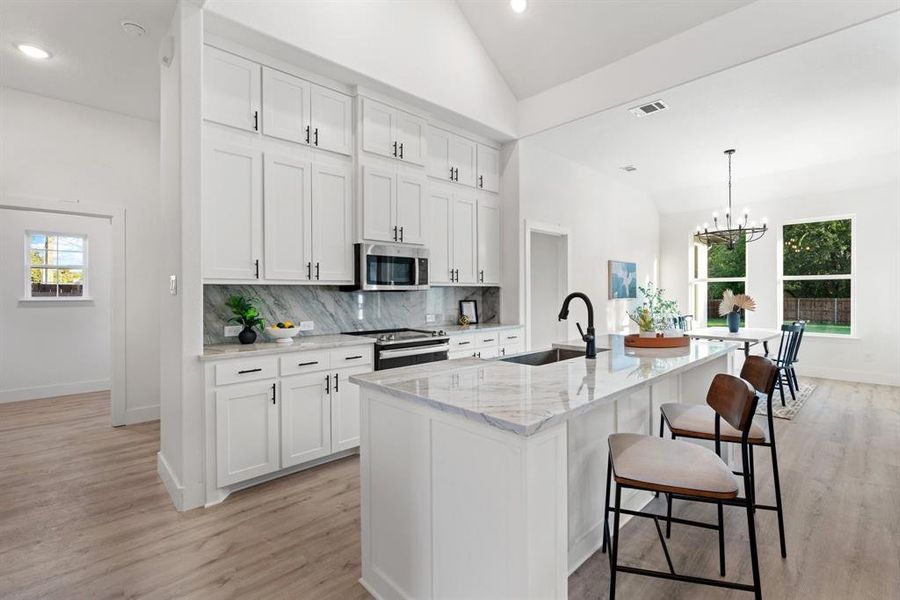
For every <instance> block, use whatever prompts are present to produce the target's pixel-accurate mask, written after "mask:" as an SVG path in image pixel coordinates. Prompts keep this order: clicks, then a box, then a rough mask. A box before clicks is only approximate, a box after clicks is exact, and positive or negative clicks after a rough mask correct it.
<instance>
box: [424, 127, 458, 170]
mask: <svg viewBox="0 0 900 600" xmlns="http://www.w3.org/2000/svg"><path fill="white" fill-rule="evenodd" d="M451 137H453V134H452V133H450V132H449V131H444V130H443V129H438V128H437V127H429V128H428V175H429V176H431V177H436V178H438V179H442V180H445V181H452V180H453V172H451V170H450V169H451V166H450V138H451Z"/></svg>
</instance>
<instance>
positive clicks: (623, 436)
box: [609, 433, 738, 500]
mask: <svg viewBox="0 0 900 600" xmlns="http://www.w3.org/2000/svg"><path fill="white" fill-rule="evenodd" d="M609 456H610V460H611V462H612V468H613V477H614V478H615V480H616V483H617V484H622V485H627V486H631V487H635V488H640V489H644V490H649V491H652V492H663V493H674V494H685V495H690V496H700V497H705V498H716V499H723V500H726V499H729V500H730V499H733V498H736V497H737V495H738V481H737V478H736V477H735V476H734V474H733V473H732V472H731V469H729V468H728V465H726V464H725V462H724V461H722V459H721V458H719V457H718V455H716V453H715V452H713V451H712V450H708V449H706V448H703V447H701V446H698V445H697V444H692V443H690V442H682V441H679V440H667V439H660V438H658V437H653V436H647V435H640V434H637V433H614V434H612V435H610V436H609Z"/></svg>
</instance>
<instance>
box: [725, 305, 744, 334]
mask: <svg viewBox="0 0 900 600" xmlns="http://www.w3.org/2000/svg"><path fill="white" fill-rule="evenodd" d="M726 320H727V321H728V331H730V332H731V333H737V332H738V329H740V328H741V313H740V311H737V310H733V311H731V312H730V313H728V316H727V317H726Z"/></svg>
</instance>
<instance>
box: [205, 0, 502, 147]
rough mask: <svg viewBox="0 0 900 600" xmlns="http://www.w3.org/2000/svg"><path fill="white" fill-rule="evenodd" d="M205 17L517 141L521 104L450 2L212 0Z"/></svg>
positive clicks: (206, 7)
mask: <svg viewBox="0 0 900 600" xmlns="http://www.w3.org/2000/svg"><path fill="white" fill-rule="evenodd" d="M203 8H204V11H205V12H208V13H214V14H216V15H218V16H221V17H224V18H226V19H229V20H231V21H234V22H236V23H239V24H241V25H243V26H244V27H249V28H250V29H254V30H257V31H259V32H261V33H264V34H267V35H269V36H271V37H273V38H275V39H277V40H280V41H283V42H285V43H288V44H290V45H292V46H295V47H297V48H301V49H303V50H305V51H307V52H309V53H311V54H313V55H315V56H317V57H320V58H323V59H326V60H329V61H331V62H333V63H336V64H338V65H341V66H343V67H345V68H347V69H350V70H352V71H355V72H356V73H360V74H362V75H364V76H366V77H370V78H372V79H374V80H376V81H379V82H381V83H383V84H385V85H387V86H390V87H393V88H396V89H397V90H400V91H402V92H406V93H408V94H411V95H412V96H415V97H417V98H418V99H420V100H423V101H425V102H427V103H433V104H435V105H437V106H440V107H443V108H445V109H447V110H449V111H452V112H454V113H457V114H459V115H463V116H465V117H467V118H469V119H472V120H474V121H476V122H480V123H482V124H484V125H486V126H487V127H489V128H492V129H493V130H495V131H497V132H499V133H502V134H504V135H505V136H509V137H515V131H516V106H517V104H516V99H515V97H514V96H513V94H512V92H511V91H510V89H509V87H508V86H507V85H506V82H505V81H504V80H503V77H502V75H500V72H499V71H498V70H497V68H496V66H495V65H494V63H493V62H492V61H491V59H490V57H489V56H488V54H487V51H485V49H484V46H482V45H481V41H480V40H479V39H478V37H477V36H476V35H475V33H474V31H472V28H471V27H470V26H469V23H468V22H467V21H466V19H465V17H464V16H463V14H462V11H461V10H460V9H459V7H458V6H457V5H456V3H455V2H452V1H449V0H428V1H424V2H422V1H410V0H387V1H386V0H376V1H372V0H362V1H360V0H342V1H341V2H332V1H327V0H304V1H303V2H276V1H270V0H256V1H248V0H244V1H239V0H210V1H209V2H207V3H206V4H205V5H204V7H203Z"/></svg>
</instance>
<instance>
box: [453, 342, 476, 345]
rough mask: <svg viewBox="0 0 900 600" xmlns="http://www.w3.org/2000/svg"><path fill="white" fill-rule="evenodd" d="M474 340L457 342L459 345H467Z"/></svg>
mask: <svg viewBox="0 0 900 600" xmlns="http://www.w3.org/2000/svg"><path fill="white" fill-rule="evenodd" d="M471 343H472V342H457V345H458V346H465V345H466V344H471Z"/></svg>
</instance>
